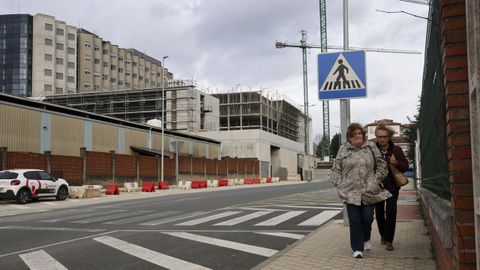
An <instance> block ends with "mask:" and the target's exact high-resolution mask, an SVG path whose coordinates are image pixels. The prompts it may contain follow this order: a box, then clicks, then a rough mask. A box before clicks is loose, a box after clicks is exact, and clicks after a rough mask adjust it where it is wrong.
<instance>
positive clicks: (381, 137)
mask: <svg viewBox="0 0 480 270" xmlns="http://www.w3.org/2000/svg"><path fill="white" fill-rule="evenodd" d="M375 137H377V139H386V138H389V137H390V136H375Z"/></svg>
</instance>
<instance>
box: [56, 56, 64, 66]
mask: <svg viewBox="0 0 480 270" xmlns="http://www.w3.org/2000/svg"><path fill="white" fill-rule="evenodd" d="M55 60H56V61H55V62H56V63H57V65H63V58H58V57H57V59H55Z"/></svg>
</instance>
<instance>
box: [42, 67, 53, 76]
mask: <svg viewBox="0 0 480 270" xmlns="http://www.w3.org/2000/svg"><path fill="white" fill-rule="evenodd" d="M43 74H44V75H45V76H52V70H51V69H44V70H43Z"/></svg>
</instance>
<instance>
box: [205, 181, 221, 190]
mask: <svg viewBox="0 0 480 270" xmlns="http://www.w3.org/2000/svg"><path fill="white" fill-rule="evenodd" d="M218 186H219V185H218V180H208V181H207V187H209V188H216V187H218Z"/></svg>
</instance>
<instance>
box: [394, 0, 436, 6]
mask: <svg viewBox="0 0 480 270" xmlns="http://www.w3.org/2000/svg"><path fill="white" fill-rule="evenodd" d="M400 1H402V2H409V3H414V4H420V5H426V6H429V5H430V0H400Z"/></svg>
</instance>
